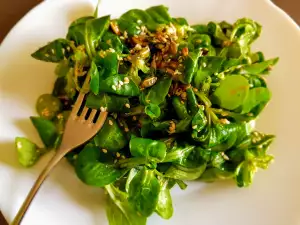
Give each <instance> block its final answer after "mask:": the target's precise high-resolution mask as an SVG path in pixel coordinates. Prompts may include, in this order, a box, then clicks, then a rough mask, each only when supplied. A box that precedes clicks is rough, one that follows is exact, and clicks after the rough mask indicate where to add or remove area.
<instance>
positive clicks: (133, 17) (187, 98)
mask: <svg viewBox="0 0 300 225" xmlns="http://www.w3.org/2000/svg"><path fill="white" fill-rule="evenodd" d="M260 33H261V26H260V25H259V24H258V23H257V22H255V21H253V20H251V19H247V18H243V19H239V20H237V21H236V22H235V23H234V24H229V23H227V22H221V23H215V22H209V23H208V24H206V25H202V24H201V25H193V26H191V25H189V24H188V22H187V21H186V20H185V19H184V18H172V17H171V16H170V15H169V13H168V9H167V8H166V7H165V6H154V7H151V8H148V9H146V10H140V9H133V10H130V11H128V12H126V13H125V14H123V15H122V16H121V17H120V18H119V19H111V18H110V16H104V17H100V18H97V17H96V16H89V17H82V18H79V19H77V20H75V21H74V22H73V23H72V24H71V25H70V26H69V30H68V33H67V36H66V38H64V39H57V40H54V41H53V42H50V43H49V44H47V45H46V46H44V47H42V48H40V49H39V50H37V51H36V52H35V53H33V54H32V56H33V57H34V58H36V59H38V60H42V61H46V62H53V63H58V65H57V68H56V71H55V73H56V75H57V78H56V82H55V85H54V89H53V92H52V93H51V94H44V95H42V96H40V97H39V99H38V100H37V105H36V108H37V112H38V114H39V116H38V117H31V121H32V123H33V125H34V126H35V127H36V129H37V130H38V132H39V135H40V137H41V139H42V141H43V143H44V145H45V146H44V147H38V146H37V145H36V144H34V143H32V142H31V141H29V140H28V139H26V138H20V137H18V138H16V148H17V151H18V153H19V161H20V163H21V164H22V165H24V166H32V165H33V164H34V163H36V161H37V160H38V158H39V157H40V156H41V155H43V154H44V153H46V152H47V151H48V150H49V149H53V148H57V147H58V146H59V143H60V140H61V137H62V135H63V131H64V124H65V122H66V120H67V118H68V115H69V112H70V110H71V109H72V105H73V104H74V102H75V100H76V97H77V95H78V93H79V92H84V93H86V105H87V106H88V107H90V108H93V109H99V111H107V112H109V116H108V118H107V120H106V122H105V124H104V126H103V128H102V129H101V130H100V131H99V133H98V134H97V135H96V136H95V137H94V138H93V139H92V140H90V141H88V142H87V143H85V144H84V145H82V146H80V147H78V148H77V149H74V151H72V152H71V153H69V154H68V155H67V156H66V157H67V159H68V160H69V161H70V163H71V164H72V165H73V166H74V167H75V171H76V174H77V175H78V177H79V178H80V180H82V181H83V182H84V183H86V184H88V185H91V186H97V187H102V188H104V189H105V190H106V191H107V193H108V203H107V216H108V220H109V223H110V225H114V224H123V225H126V224H130V225H143V224H146V221H147V217H149V216H150V215H152V214H153V213H154V212H155V213H157V214H158V215H160V216H161V217H162V218H164V219H169V218H170V217H171V216H172V214H173V206H172V198H171V194H170V189H171V188H172V187H173V186H174V185H179V187H180V188H181V189H185V188H186V187H187V184H186V183H185V181H190V180H202V181H206V182H213V181H216V180H223V179H233V180H235V181H236V184H237V186H239V187H247V186H249V185H250V184H251V182H252V180H253V176H254V174H255V172H256V171H257V169H258V168H262V169H266V168H267V167H268V165H269V163H270V162H271V161H272V159H273V157H272V156H271V155H269V154H268V153H267V150H268V148H269V146H270V144H271V143H272V141H273V139H274V136H273V135H267V134H264V133H261V132H258V131H256V130H255V129H254V126H253V125H254V121H255V119H257V117H258V116H259V114H260V113H261V112H262V110H263V109H264V108H265V106H266V105H267V103H268V102H269V100H270V98H271V93H270V90H269V89H268V87H267V84H266V79H265V77H266V76H267V74H269V72H270V70H271V68H272V66H273V65H274V64H276V63H277V61H278V58H274V59H269V60H265V58H264V55H263V53H262V52H252V51H251V48H250V46H251V44H252V43H253V42H254V41H255V40H256V39H257V38H258V37H259V36H260ZM86 79H88V80H90V82H88V85H84V81H85V80H86Z"/></svg>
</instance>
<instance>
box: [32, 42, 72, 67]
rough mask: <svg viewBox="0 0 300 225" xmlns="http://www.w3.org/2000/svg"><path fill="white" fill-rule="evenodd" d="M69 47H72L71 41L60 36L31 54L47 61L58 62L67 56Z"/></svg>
mask: <svg viewBox="0 0 300 225" xmlns="http://www.w3.org/2000/svg"><path fill="white" fill-rule="evenodd" d="M68 48H70V47H69V41H68V40H66V39H62V38H60V39H56V40H55V41H52V42H50V43H49V44H47V45H46V46H44V47H41V48H39V49H38V50H37V51H36V52H34V53H32V54H31V56H32V57H33V58H35V59H38V60H42V61H45V62H53V63H57V62H60V61H62V60H63V59H64V58H65V56H66V52H67V49H68Z"/></svg>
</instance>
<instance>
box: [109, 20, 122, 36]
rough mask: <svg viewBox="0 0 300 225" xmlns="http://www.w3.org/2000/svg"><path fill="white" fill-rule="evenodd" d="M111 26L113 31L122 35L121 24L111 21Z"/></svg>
mask: <svg viewBox="0 0 300 225" xmlns="http://www.w3.org/2000/svg"><path fill="white" fill-rule="evenodd" d="M110 27H111V29H112V30H113V32H114V33H115V34H117V35H120V29H119V26H118V25H117V23H116V22H115V21H111V22H110Z"/></svg>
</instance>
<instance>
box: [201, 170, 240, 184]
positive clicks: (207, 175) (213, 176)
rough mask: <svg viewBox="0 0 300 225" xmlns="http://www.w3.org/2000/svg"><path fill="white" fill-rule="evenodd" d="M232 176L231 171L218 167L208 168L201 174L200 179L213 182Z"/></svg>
mask: <svg viewBox="0 0 300 225" xmlns="http://www.w3.org/2000/svg"><path fill="white" fill-rule="evenodd" d="M233 177H234V173H233V172H229V171H226V170H222V169H219V168H209V169H207V170H205V171H204V173H203V174H202V175H201V177H200V180H201V181H204V182H215V181H218V180H227V179H231V178H233Z"/></svg>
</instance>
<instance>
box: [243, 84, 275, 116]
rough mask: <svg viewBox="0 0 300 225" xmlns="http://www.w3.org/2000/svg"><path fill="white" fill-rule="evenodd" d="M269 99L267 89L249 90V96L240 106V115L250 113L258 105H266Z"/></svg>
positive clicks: (269, 95) (269, 93) (269, 94)
mask: <svg viewBox="0 0 300 225" xmlns="http://www.w3.org/2000/svg"><path fill="white" fill-rule="evenodd" d="M270 99H271V92H270V91H269V89H268V88H264V87H257V88H252V89H250V91H249V94H248V96H247V97H246V99H245V101H244V103H243V105H242V109H241V113H242V114H246V113H249V112H251V111H252V109H253V108H255V107H256V106H258V105H260V104H263V105H266V104H267V103H268V102H269V100H270Z"/></svg>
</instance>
